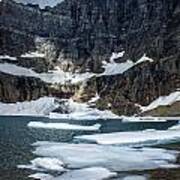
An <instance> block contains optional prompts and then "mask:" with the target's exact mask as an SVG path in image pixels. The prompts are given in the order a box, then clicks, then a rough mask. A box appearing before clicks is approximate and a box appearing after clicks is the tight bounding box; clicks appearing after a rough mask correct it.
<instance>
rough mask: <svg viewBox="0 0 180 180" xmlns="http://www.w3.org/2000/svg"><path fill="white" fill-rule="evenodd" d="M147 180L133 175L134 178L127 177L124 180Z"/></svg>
mask: <svg viewBox="0 0 180 180" xmlns="http://www.w3.org/2000/svg"><path fill="white" fill-rule="evenodd" d="M146 179H147V178H146V177H144V176H138V175H134V176H133V175H132V176H126V177H124V178H123V179H122V180H146Z"/></svg>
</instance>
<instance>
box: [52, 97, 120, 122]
mask: <svg viewBox="0 0 180 180" xmlns="http://www.w3.org/2000/svg"><path fill="white" fill-rule="evenodd" d="M62 106H63V105H62ZM64 108H65V109H66V111H67V112H68V113H61V114H60V113H55V112H52V113H50V115H49V118H50V119H68V120H98V119H120V117H119V116H117V115H115V114H114V113H112V112H111V111H109V110H104V111H101V110H98V109H96V108H91V107H90V106H89V104H88V103H78V102H74V101H73V100H72V99H69V100H65V103H64Z"/></svg>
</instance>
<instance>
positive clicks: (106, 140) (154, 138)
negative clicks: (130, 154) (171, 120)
mask: <svg viewBox="0 0 180 180" xmlns="http://www.w3.org/2000/svg"><path fill="white" fill-rule="evenodd" d="M178 128H179V125H178V126H175V127H174V128H173V127H171V128H169V129H168V130H162V131H160V130H144V131H134V132H116V133H108V134H93V135H82V136H76V137H75V139H78V140H83V141H84V140H86V141H89V142H96V143H98V144H104V145H107V144H119V145H120V144H123V145H125V144H131V145H133V144H135V145H137V144H144V143H145V144H147V143H148V144H154V143H155V144H158V143H163V142H167V141H172V140H180V131H179V129H178Z"/></svg>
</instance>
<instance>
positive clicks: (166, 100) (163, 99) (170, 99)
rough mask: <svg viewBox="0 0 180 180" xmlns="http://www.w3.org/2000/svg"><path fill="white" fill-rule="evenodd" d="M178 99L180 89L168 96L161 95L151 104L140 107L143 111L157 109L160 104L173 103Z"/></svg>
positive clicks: (179, 97)
mask: <svg viewBox="0 0 180 180" xmlns="http://www.w3.org/2000/svg"><path fill="white" fill-rule="evenodd" d="M177 101H180V91H176V92H173V93H171V94H169V95H168V96H161V97H159V98H157V99H156V100H155V101H153V102H152V103H151V104H149V105H148V106H141V107H140V108H141V110H142V111H143V112H145V111H150V110H152V109H155V108H157V107H159V106H168V105H172V104H173V103H175V102H177Z"/></svg>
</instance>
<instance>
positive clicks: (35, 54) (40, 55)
mask: <svg viewBox="0 0 180 180" xmlns="http://www.w3.org/2000/svg"><path fill="white" fill-rule="evenodd" d="M21 57H22V58H44V57H45V54H43V53H39V52H29V53H25V54H22V55H21Z"/></svg>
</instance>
